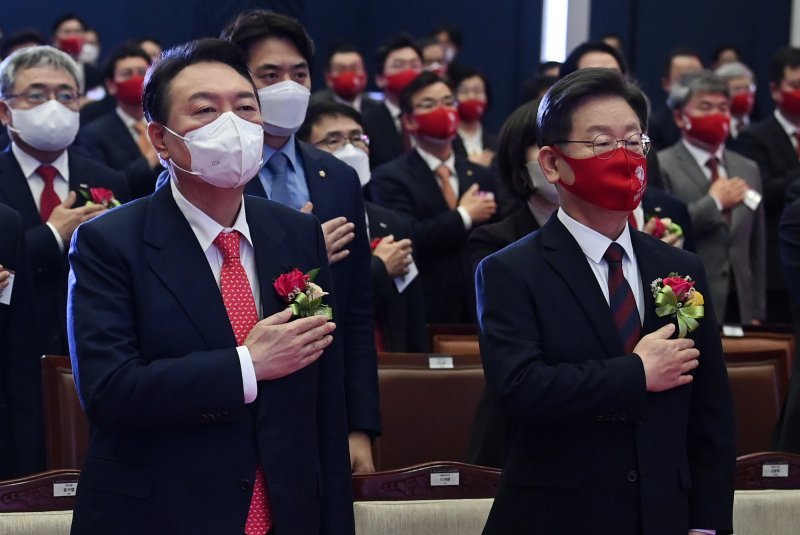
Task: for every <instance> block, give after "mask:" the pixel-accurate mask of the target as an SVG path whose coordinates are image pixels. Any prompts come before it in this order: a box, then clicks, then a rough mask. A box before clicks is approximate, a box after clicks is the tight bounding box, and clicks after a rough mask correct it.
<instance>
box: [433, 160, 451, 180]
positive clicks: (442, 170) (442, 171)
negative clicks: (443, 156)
mask: <svg viewBox="0 0 800 535" xmlns="http://www.w3.org/2000/svg"><path fill="white" fill-rule="evenodd" d="M451 175H452V173H451V172H450V169H449V168H448V167H447V166H446V165H445V164H440V165H439V167H437V168H436V176H438V177H439V178H441V179H442V180H447V179H449V178H450V176H451Z"/></svg>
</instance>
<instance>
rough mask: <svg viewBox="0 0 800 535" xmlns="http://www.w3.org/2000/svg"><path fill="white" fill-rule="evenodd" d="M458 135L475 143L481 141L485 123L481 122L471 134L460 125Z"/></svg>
mask: <svg viewBox="0 0 800 535" xmlns="http://www.w3.org/2000/svg"><path fill="white" fill-rule="evenodd" d="M458 135H459V136H461V138H462V139H467V140H469V141H473V142H475V143H480V141H481V138H482V137H483V125H482V124H481V123H478V129H477V130H475V133H474V134H470V133H469V132H466V131H464V130H462V129H461V127H459V128H458Z"/></svg>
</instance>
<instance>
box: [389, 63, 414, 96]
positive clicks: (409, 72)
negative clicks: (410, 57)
mask: <svg viewBox="0 0 800 535" xmlns="http://www.w3.org/2000/svg"><path fill="white" fill-rule="evenodd" d="M417 76H419V72H417V71H415V70H414V69H406V70H404V71H400V72H396V73H394V74H390V75H388V76H387V77H386V90H387V91H388V92H390V93H394V94H395V95H399V94H400V93H402V92H403V89H405V88H406V87H408V84H410V83H411V82H413V81H414V79H415V78H416V77H417Z"/></svg>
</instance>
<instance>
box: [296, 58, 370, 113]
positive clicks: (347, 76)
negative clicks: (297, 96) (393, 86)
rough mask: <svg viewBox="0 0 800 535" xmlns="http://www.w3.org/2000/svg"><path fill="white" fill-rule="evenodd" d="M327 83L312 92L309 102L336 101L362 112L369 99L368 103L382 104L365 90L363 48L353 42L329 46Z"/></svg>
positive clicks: (311, 103) (326, 72)
mask: <svg viewBox="0 0 800 535" xmlns="http://www.w3.org/2000/svg"><path fill="white" fill-rule="evenodd" d="M325 85H326V87H325V89H320V90H319V91H315V92H314V93H313V94H312V95H311V99H310V101H309V106H312V105H315V104H320V103H322V102H330V101H334V102H339V103H340V104H345V105H347V106H350V107H351V108H353V109H355V110H356V111H357V112H359V113H361V112H362V104H364V103H365V101H366V100H369V103H368V104H367V105H374V106H378V105H380V103H378V102H376V101H374V100H372V99H368V98H367V97H366V96H365V95H364V94H363V92H364V89H365V88H366V87H367V71H366V69H365V68H364V58H363V56H362V55H361V52H359V50H358V48H356V47H355V45H353V44H352V43H348V42H339V43H336V44H334V45H333V46H332V47H331V48H330V50H328V57H327V61H326V62H325Z"/></svg>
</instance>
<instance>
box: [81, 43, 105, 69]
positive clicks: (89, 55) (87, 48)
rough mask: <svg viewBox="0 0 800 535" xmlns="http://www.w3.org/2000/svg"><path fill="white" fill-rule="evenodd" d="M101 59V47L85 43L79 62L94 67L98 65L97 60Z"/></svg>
mask: <svg viewBox="0 0 800 535" xmlns="http://www.w3.org/2000/svg"><path fill="white" fill-rule="evenodd" d="M99 57H100V47H99V46H97V45H95V44H93V43H83V47H82V48H81V52H80V54H78V61H79V62H81V63H88V64H89V65H94V64H95V63H97V58H99Z"/></svg>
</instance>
